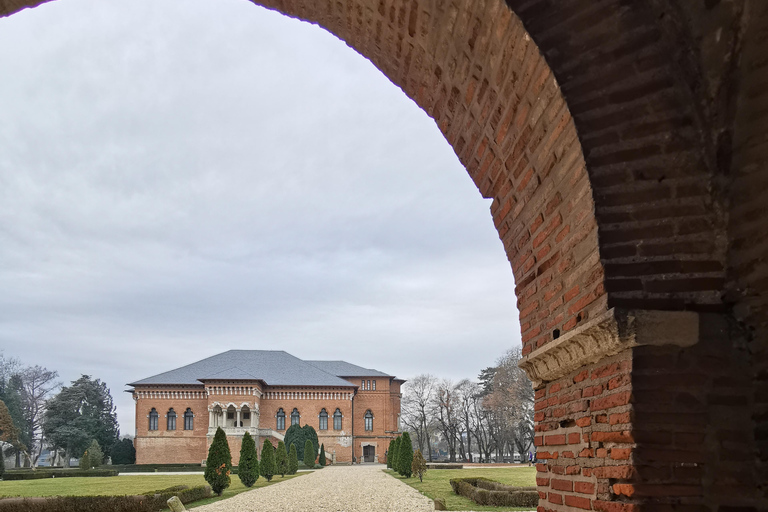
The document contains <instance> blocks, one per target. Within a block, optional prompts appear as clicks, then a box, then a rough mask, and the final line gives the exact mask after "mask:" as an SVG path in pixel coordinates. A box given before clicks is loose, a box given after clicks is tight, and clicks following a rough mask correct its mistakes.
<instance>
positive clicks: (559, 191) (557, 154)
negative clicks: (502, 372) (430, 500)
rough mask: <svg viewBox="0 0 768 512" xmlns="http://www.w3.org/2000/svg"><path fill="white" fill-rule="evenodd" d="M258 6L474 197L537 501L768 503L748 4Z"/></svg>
mask: <svg viewBox="0 0 768 512" xmlns="http://www.w3.org/2000/svg"><path fill="white" fill-rule="evenodd" d="M40 3H41V2H40V1H38V0H0V15H7V14H11V13H13V12H16V11H18V10H20V9H21V8H23V7H27V6H34V5H38V4H40ZM255 3H258V4H261V5H264V6H266V7H268V8H271V9H275V10H278V11H280V12H283V13H285V14H287V15H289V16H293V17H296V18H299V19H303V20H307V21H310V22H313V23H318V24H320V25H321V26H323V27H325V28H326V29H327V30H329V31H330V32H332V33H333V34H335V35H337V36H338V37H340V38H341V39H343V40H344V41H346V42H347V43H348V44H349V45H350V46H351V47H352V48H354V49H355V50H357V51H358V52H360V53H361V54H362V55H364V56H366V57H367V58H369V59H370V60H371V61H372V62H373V63H374V64H375V65H376V66H377V67H378V68H379V69H380V70H381V71H382V72H383V73H384V75H386V76H387V77H388V78H389V79H390V80H392V82H393V83H395V84H396V85H397V86H399V87H400V88H401V89H402V90H403V91H404V92H405V94H407V95H408V96H409V97H410V98H412V99H413V100H414V101H415V102H416V103H417V104H418V105H419V106H420V107H421V108H423V109H424V110H425V111H426V112H427V113H428V114H429V115H430V116H431V117H432V118H433V119H434V120H435V122H436V124H437V127H438V128H439V129H440V130H441V132H442V133H443V134H444V135H445V137H446V139H447V140H448V142H449V143H450V144H451V146H452V147H453V148H454V151H455V152H456V154H457V155H458V157H459V159H460V160H461V162H462V163H463V164H464V165H465V167H466V169H467V172H468V174H469V176H470V177H471V179H472V180H473V181H474V183H475V184H476V185H477V187H478V189H479V191H480V193H481V194H482V195H483V196H484V197H487V198H492V199H493V202H492V206H491V215H492V218H493V222H494V224H495V226H496V228H497V230H498V232H499V237H500V239H501V241H502V243H503V244H504V248H505V250H506V254H507V257H508V259H509V261H510V263H511V266H512V270H513V272H514V274H515V281H516V290H515V291H516V294H517V297H518V307H519V310H520V324H521V329H522V340H523V353H524V354H525V356H526V359H525V361H524V362H523V364H524V366H525V367H526V370H527V371H529V374H530V375H531V377H532V378H533V379H534V380H535V381H536V386H537V387H536V421H537V443H538V444H539V445H540V448H541V452H542V453H543V454H545V455H546V459H545V460H546V461H547V462H546V463H545V464H541V465H539V467H538V469H539V477H538V483H539V486H540V493H541V503H540V507H539V509H540V511H542V512H543V511H545V510H557V511H565V510H582V509H583V510H588V509H592V510H603V511H610V512H625V511H633V510H639V509H652V510H669V511H673V510H681V511H683V510H685V511H688V510H690V511H694V510H723V511H725V510H740V511H741V510H743V511H750V510H766V509H768V484H767V483H766V482H768V342H766V340H768V327H767V326H768V262H766V253H767V252H768V237H766V235H765V233H766V232H768V208H766V206H765V198H766V194H767V193H768V192H766V190H768V167H767V166H766V163H765V162H766V161H768V138H766V136H765V133H766V128H768V121H767V120H766V112H768V109H766V98H768V92H767V91H768V87H766V85H765V84H766V83H768V61H767V60H766V59H765V54H766V51H767V46H768V42H767V41H768V38H767V36H766V34H768V9H767V8H766V6H765V3H764V2H762V1H760V0H730V1H727V2H726V1H720V0H706V1H699V2H693V1H680V0H648V1H636V2H627V1H621V0H605V1H595V0H557V1H555V0H506V1H505V2H503V1H502V0H445V1H443V0H339V1H333V2H331V1H324V0H318V1H307V0H262V1H257V2H255ZM669 312H671V313H681V314H680V315H675V314H673V315H664V314H660V313H669ZM682 313H686V314H682ZM691 315H692V316H691ZM382 403H385V404H386V403H387V402H386V400H384V401H383V402H382ZM389 403H391V405H392V407H393V408H394V407H395V400H391V401H390V402H389ZM147 405H149V402H147ZM265 407H267V405H266V404H265ZM383 407H385V408H386V405H384V406H383ZM270 410H271V409H270ZM359 411H360V408H359V407H355V411H354V417H355V418H354V419H355V426H356V427H357V425H358V422H359V421H361V417H360V416H359ZM142 414H145V413H144V412H143V410H142V411H139V412H137V416H141V415H142ZM311 414H314V411H311ZM374 414H375V415H376V418H378V414H379V413H378V412H375V413H374ZM350 415H352V411H351V408H350ZM345 420H346V418H345ZM204 421H206V420H204ZM377 421H378V420H377ZM182 437H183V436H181V437H179V439H182ZM193 439H194V437H190V438H189V439H188V440H187V439H185V440H183V441H179V442H180V443H189V446H192V445H193V444H194V443H195V442H196V441H194V440H193ZM137 443H138V441H137ZM361 447H362V444H355V450H356V453H357V452H358V450H359V449H360V448H361ZM184 449H192V448H184ZM379 452H380V450H377V453H379Z"/></svg>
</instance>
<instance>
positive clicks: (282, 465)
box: [275, 441, 288, 477]
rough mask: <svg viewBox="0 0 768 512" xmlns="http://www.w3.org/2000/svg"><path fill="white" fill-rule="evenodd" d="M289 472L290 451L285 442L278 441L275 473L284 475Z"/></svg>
mask: <svg viewBox="0 0 768 512" xmlns="http://www.w3.org/2000/svg"><path fill="white" fill-rule="evenodd" d="M287 472H288V452H286V451H285V443H284V442H282V441H278V443H277V452H275V473H277V474H279V475H280V476H281V477H284V476H285V474H286V473H287Z"/></svg>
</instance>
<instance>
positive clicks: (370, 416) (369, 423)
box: [365, 409, 373, 430]
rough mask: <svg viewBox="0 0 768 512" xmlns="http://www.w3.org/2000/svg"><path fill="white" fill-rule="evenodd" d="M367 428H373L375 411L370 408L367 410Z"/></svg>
mask: <svg viewBox="0 0 768 512" xmlns="http://www.w3.org/2000/svg"><path fill="white" fill-rule="evenodd" d="M365 430H373V413H372V412H371V410H370V409H368V410H367V411H365Z"/></svg>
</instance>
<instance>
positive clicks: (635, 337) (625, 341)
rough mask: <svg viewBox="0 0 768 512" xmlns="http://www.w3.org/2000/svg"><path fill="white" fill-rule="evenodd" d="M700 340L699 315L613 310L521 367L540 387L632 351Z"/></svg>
mask: <svg viewBox="0 0 768 512" xmlns="http://www.w3.org/2000/svg"><path fill="white" fill-rule="evenodd" d="M698 340H699V315H698V314H697V313H694V312H691V311H649V310H622V309H616V308H612V309H609V310H608V311H606V312H605V313H603V314H602V315H600V316H598V317H597V318H595V319H593V320H590V321H589V322H587V323H585V324H584V325H582V326H580V327H578V328H576V329H574V330H572V331H570V332H568V333H566V334H565V335H563V336H561V337H559V338H557V339H555V340H553V341H551V342H549V343H547V344H546V345H544V346H542V347H540V348H538V349H536V350H534V351H533V352H531V353H530V354H528V355H527V356H524V357H523V358H522V359H521V360H520V362H519V363H518V366H520V368H522V369H523V370H525V372H526V373H527V374H528V377H529V378H530V379H531V381H533V385H534V387H539V386H540V385H541V384H543V383H545V382H551V381H554V380H557V379H559V378H561V377H564V376H565V375H567V374H569V373H571V372H572V371H575V370H577V369H579V368H581V367H582V366H585V365H588V364H592V363H596V362H598V361H600V360H601V359H604V358H606V357H609V356H612V355H615V354H618V353H619V352H622V351H624V350H626V349H628V348H632V347H639V346H643V345H656V346H661V345H676V346H681V347H688V346H691V345H695V344H696V343H697V342H698Z"/></svg>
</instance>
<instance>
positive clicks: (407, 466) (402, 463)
mask: <svg viewBox="0 0 768 512" xmlns="http://www.w3.org/2000/svg"><path fill="white" fill-rule="evenodd" d="M397 458H398V459H399V462H398V464H397V466H398V467H397V472H398V473H400V474H401V475H403V476H404V477H406V478H410V477H411V464H413V445H412V444H411V435H410V434H409V433H408V432H404V433H403V436H402V437H401V438H400V446H399V448H398V449H397Z"/></svg>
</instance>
